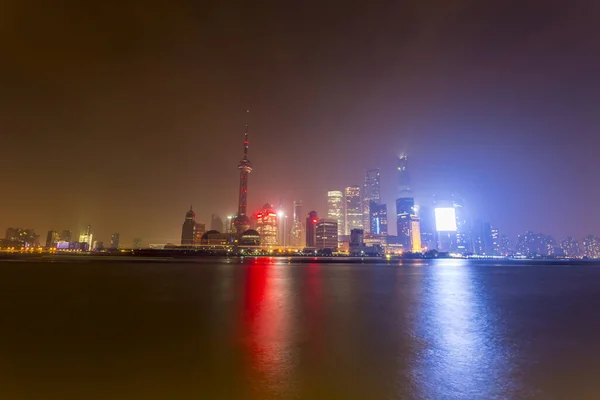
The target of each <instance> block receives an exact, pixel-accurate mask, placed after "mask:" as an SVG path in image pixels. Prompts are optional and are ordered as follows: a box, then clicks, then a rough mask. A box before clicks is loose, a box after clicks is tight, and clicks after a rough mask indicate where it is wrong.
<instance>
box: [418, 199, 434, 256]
mask: <svg viewBox="0 0 600 400" xmlns="http://www.w3.org/2000/svg"><path fill="white" fill-rule="evenodd" d="M415 211H416V212H417V216H418V217H419V226H420V228H421V245H422V247H425V248H427V250H432V249H435V248H436V243H435V223H434V218H433V210H432V209H431V208H430V207H427V206H419V208H418V209H417V207H416V205H415Z"/></svg>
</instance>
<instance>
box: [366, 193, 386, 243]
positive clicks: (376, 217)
mask: <svg viewBox="0 0 600 400" xmlns="http://www.w3.org/2000/svg"><path fill="white" fill-rule="evenodd" d="M369 210H370V212H371V229H370V231H371V233H372V234H374V235H387V234H388V229H387V206H386V205H385V204H378V203H375V202H374V201H371V203H370V205H369Z"/></svg>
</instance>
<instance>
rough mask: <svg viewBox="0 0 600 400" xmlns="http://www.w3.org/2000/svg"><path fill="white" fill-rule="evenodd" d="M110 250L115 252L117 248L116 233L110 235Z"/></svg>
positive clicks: (117, 238) (117, 236)
mask: <svg viewBox="0 0 600 400" xmlns="http://www.w3.org/2000/svg"><path fill="white" fill-rule="evenodd" d="M110 248H111V250H117V249H118V248H119V234H118V233H117V232H115V233H113V234H112V235H110Z"/></svg>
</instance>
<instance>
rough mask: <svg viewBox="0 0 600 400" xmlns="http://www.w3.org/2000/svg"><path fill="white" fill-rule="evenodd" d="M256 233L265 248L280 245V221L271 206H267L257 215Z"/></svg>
mask: <svg viewBox="0 0 600 400" xmlns="http://www.w3.org/2000/svg"><path fill="white" fill-rule="evenodd" d="M256 231H257V232H258V234H259V235H260V242H261V244H263V245H265V246H277V244H278V243H279V240H278V239H279V220H278V217H277V213H276V212H275V210H274V209H273V206H272V205H270V204H265V205H264V206H263V208H262V210H260V211H259V212H258V213H257V214H256Z"/></svg>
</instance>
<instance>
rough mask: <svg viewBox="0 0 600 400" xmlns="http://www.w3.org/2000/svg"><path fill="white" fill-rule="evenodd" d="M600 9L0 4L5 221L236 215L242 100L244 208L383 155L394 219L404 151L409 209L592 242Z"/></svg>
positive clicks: (359, 177)
mask: <svg viewBox="0 0 600 400" xmlns="http://www.w3.org/2000/svg"><path fill="white" fill-rule="evenodd" d="M200 4H201V5H200ZM598 4H599V3H598V2H595V1H592V0H590V1H578V0H573V1H570V2H565V1H553V0H549V1H544V2H542V1H539V0H536V1H531V0H519V1H510V0H509V1H507V0H504V1H480V0H462V1H460V0H458V1H448V0H414V1H390V2H386V3H383V2H371V4H370V3H369V2H348V1H344V2H342V1H339V2H337V1H336V2H324V1H315V2H309V1H296V2H285V1H284V2H282V1H276V2H275V1H273V2H245V3H238V4H235V3H233V2H216V1H215V2H210V3H209V2H199V1H180V2H177V1H171V0H170V1H167V0H164V1H162V0H145V1H141V0H140V1H113V0H104V1H75V0H67V1H62V2H59V3H54V4H51V3H50V2H46V1H42V0H38V1H34V0H0V45H1V47H2V49H3V51H2V53H3V54H2V56H0V57H1V58H2V62H1V63H0V85H1V86H0V87H1V89H0V135H1V145H0V161H1V162H2V165H3V168H2V169H1V170H0V178H1V182H2V187H3V194H2V196H0V229H2V230H4V229H6V228H7V227H9V226H11V227H23V228H26V227H31V228H34V229H36V230H37V231H38V232H39V233H41V234H42V236H43V238H44V239H45V232H46V231H47V230H49V229H56V230H62V229H72V230H73V231H74V232H75V233H78V232H79V230H80V229H82V228H83V227H84V226H85V225H86V224H88V223H90V224H92V226H93V228H94V232H95V234H96V237H98V238H99V239H101V240H104V241H105V242H108V241H109V238H110V233H112V232H120V233H121V237H122V242H123V244H124V245H129V244H130V243H131V240H132V239H133V237H142V238H143V241H144V243H160V242H165V241H178V240H179V238H180V235H181V224H182V222H183V220H184V216H185V212H186V211H187V209H188V207H189V205H190V203H193V205H194V209H195V210H196V211H197V214H198V219H199V220H200V221H204V222H206V223H209V222H210V215H211V214H212V213H217V214H221V215H222V216H225V215H227V214H231V213H233V212H235V210H236V206H237V189H238V171H237V168H236V166H237V162H238V161H239V159H240V158H241V156H242V141H243V131H244V123H245V122H246V121H245V117H246V115H245V113H244V109H245V108H247V107H248V108H250V109H251V111H252V112H251V117H250V118H251V119H250V121H249V123H250V157H249V158H250V160H251V161H252V163H253V166H254V171H253V172H252V174H251V175H250V183H249V185H250V188H249V206H250V210H255V209H257V208H258V207H259V206H261V205H262V204H264V203H265V202H270V203H274V204H278V203H279V202H280V200H281V201H283V203H284V205H286V207H287V208H288V209H289V210H290V213H291V202H292V201H293V200H294V199H301V200H303V201H304V204H305V211H306V212H308V211H310V209H316V210H317V211H318V212H319V213H320V214H323V213H325V212H326V210H325V204H326V202H325V201H326V197H325V196H326V191H327V190H328V189H341V188H343V187H345V186H348V185H351V184H362V181H363V179H364V178H363V176H364V170H365V169H367V168H372V167H376V166H379V167H380V168H381V169H382V179H383V186H384V187H383V192H384V201H385V202H386V203H387V204H388V213H389V214H390V216H391V215H393V214H394V213H395V206H394V203H393V201H394V198H395V189H396V188H395V185H394V183H395V176H394V167H395V162H396V161H395V157H396V156H397V155H398V154H399V153H400V152H402V151H407V152H408V154H409V160H410V169H411V174H412V178H413V186H414V188H415V194H416V197H417V199H418V200H420V201H421V202H422V203H428V202H430V201H431V195H432V194H434V193H436V192H439V191H445V190H452V191H455V192H457V193H459V194H460V195H461V196H462V197H464V198H465V199H466V202H467V205H468V206H469V209H470V211H471V214H472V215H473V217H479V218H482V219H484V220H489V221H490V222H491V223H492V224H493V225H496V226H498V227H499V228H500V230H502V231H503V232H505V233H508V234H509V235H511V236H514V235H516V234H517V233H520V232H523V231H525V230H528V229H529V230H535V231H542V232H545V233H549V234H553V235H555V236H556V237H557V238H558V239H560V238H561V237H562V236H565V235H575V236H583V235H585V234H588V233H597V234H600V214H599V213H598V212H597V209H598V205H599V204H600V187H599V185H598V183H597V180H598V178H597V176H598V173H599V171H600V159H599V158H598V156H597V153H598V150H599V149H600V146H599V145H600V139H599V137H598V134H599V129H598V127H599V126H600V121H599V120H600V112H598V104H600V78H599V76H600V75H599V74H598V71H599V70H600V57H599V54H600V52H599V51H598V49H599V48H600V28H598V26H599V25H598V21H599V20H600V19H599V18H600V6H599V5H598ZM390 226H391V227H393V228H392V229H391V231H392V232H395V223H394V221H393V218H392V219H391V220H390Z"/></svg>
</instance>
